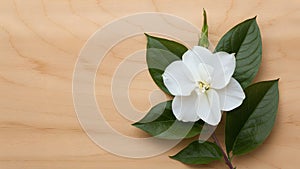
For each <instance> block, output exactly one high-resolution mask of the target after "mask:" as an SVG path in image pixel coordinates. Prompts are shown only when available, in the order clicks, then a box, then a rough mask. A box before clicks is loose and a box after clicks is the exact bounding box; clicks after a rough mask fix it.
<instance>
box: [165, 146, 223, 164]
mask: <svg viewBox="0 0 300 169" xmlns="http://www.w3.org/2000/svg"><path fill="white" fill-rule="evenodd" d="M222 157H223V156H222V151H221V150H220V148H219V147H218V146H217V145H216V144H215V143H211V142H204V143H199V141H194V142H192V143H191V144H190V145H188V146H187V147H186V148H185V149H183V150H181V151H180V152H179V153H177V154H176V155H175V156H171V158H172V159H175V160H178V161H180V162H183V163H186V164H208V163H210V162H212V161H215V160H220V159H221V158H222Z"/></svg>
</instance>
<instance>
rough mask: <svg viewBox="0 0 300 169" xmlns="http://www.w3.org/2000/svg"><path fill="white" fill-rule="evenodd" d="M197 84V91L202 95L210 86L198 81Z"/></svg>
mask: <svg viewBox="0 0 300 169" xmlns="http://www.w3.org/2000/svg"><path fill="white" fill-rule="evenodd" d="M198 84H199V89H200V90H201V92H202V93H204V92H206V91H207V90H209V88H210V85H209V84H208V83H206V82H202V81H199V82H198Z"/></svg>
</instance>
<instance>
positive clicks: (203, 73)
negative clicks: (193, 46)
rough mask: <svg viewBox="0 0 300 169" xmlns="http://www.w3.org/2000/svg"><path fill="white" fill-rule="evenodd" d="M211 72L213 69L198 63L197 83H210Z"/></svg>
mask: <svg viewBox="0 0 300 169" xmlns="http://www.w3.org/2000/svg"><path fill="white" fill-rule="evenodd" d="M213 72H214V68H213V67H212V66H210V65H207V64H205V63H200V64H199V66H198V73H199V79H197V81H202V82H205V83H211V81H212V75H213Z"/></svg>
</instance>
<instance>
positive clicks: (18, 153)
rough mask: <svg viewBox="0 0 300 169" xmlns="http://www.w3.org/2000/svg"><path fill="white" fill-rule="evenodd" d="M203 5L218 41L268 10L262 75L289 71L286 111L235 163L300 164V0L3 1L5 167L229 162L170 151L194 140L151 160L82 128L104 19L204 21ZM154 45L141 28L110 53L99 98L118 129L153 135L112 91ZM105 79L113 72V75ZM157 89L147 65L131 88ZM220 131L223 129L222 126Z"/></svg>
mask: <svg viewBox="0 0 300 169" xmlns="http://www.w3.org/2000/svg"><path fill="white" fill-rule="evenodd" d="M202 8H205V9H206V10H207V12H208V22H209V26H210V27H209V28H210V29H209V33H210V37H211V40H212V41H213V42H217V40H218V39H219V37H221V36H222V35H223V33H225V32H226V31H227V30H228V29H229V28H231V27H232V26H234V25H235V24H237V23H238V22H240V21H242V20H244V19H247V18H250V17H253V16H255V15H258V23H259V26H260V28H261V33H262V38H263V60H262V66H261V69H260V71H259V75H258V77H257V78H256V81H259V80H270V79H275V78H278V77H279V78H280V82H279V86H280V104H279V112H278V116H277V121H276V124H275V127H274V129H273V131H272V134H271V135H270V137H269V138H268V139H267V141H266V142H265V143H264V144H263V146H261V147H259V149H257V150H255V151H253V152H252V153H250V154H249V155H245V156H242V157H237V158H235V159H234V164H235V165H236V166H238V168H239V169H246V168H251V169H254V168H255V169H275V168H283V169H295V168H297V167H299V166H300V160H299V154H300V113H299V104H300V103H299V94H300V92H299V90H300V76H299V71H300V57H299V53H300V48H299V44H300V31H299V30H300V29H299V28H300V1H299V0H290V1H282V0H243V1H224V0H219V1H196V0H194V1H187V0H176V1H174V0H166V1H158V0H152V1H150V0H128V1H121V0H119V1H116V0H106V1H101V0H99V1H97V0H26V1H25V0H1V1H0V58H1V61H0V93H1V98H0V108H1V111H0V169H10V168H11V169H20V168H22V169H43V168H51V169H58V168H62V169H66V168H74V169H75V168H91V169H94V168H95V169H96V168H98V169H99V168H106V169H110V168H114V169H116V168H136V169H140V168H149V169H152V168H163V169H167V168H172V169H179V168H180V169H188V168H197V167H200V168H207V169H208V168H211V169H212V168H215V169H217V168H218V169H220V168H226V167H225V165H224V164H223V163H222V162H216V163H214V164H211V165H206V166H187V165H184V164H181V163H179V162H177V161H174V160H171V159H169V158H168V155H173V154H175V153H176V152H178V151H179V150H180V148H182V147H183V146H184V145H187V144H188V143H189V141H190V140H187V141H184V142H183V143H181V144H180V145H179V146H177V147H176V148H173V149H172V150H170V151H168V152H166V153H164V154H162V155H160V156H156V157H153V158H147V159H128V158H122V157H118V156H115V155H112V154H110V153H107V152H105V151H103V150H102V149H101V148H99V147H98V146H97V145H95V144H94V143H93V142H92V141H91V140H90V139H89V138H88V136H87V135H86V134H85V132H84V131H83V130H82V128H81V126H80V124H79V122H78V120H77V118H76V114H75V111H74V107H73V101H72V73H73V69H74V66H75V62H76V59H77V57H78V53H79V51H80V49H81V48H82V47H83V45H84V43H85V42H86V41H87V39H88V38H89V37H90V36H91V35H92V34H93V33H94V32H95V31H96V30H97V29H99V28H101V26H103V25H105V24H107V23H109V22H110V21H112V20H114V19H117V18H119V17H122V16H126V15H129V14H133V13H137V12H150V11H159V12H166V13H170V14H174V15H177V16H179V17H182V18H184V19H186V20H187V21H189V22H191V23H193V24H194V25H198V26H199V27H200V26H201V23H202V14H201V12H202ZM145 44H146V39H145V38H144V37H143V36H138V37H136V38H133V39H129V40H126V41H125V42H122V43H120V44H119V45H117V46H116V47H115V48H113V49H112V50H111V52H110V53H108V55H107V56H106V57H105V60H104V61H103V64H102V66H101V68H100V69H99V70H98V74H97V79H96V86H97V87H96V93H97V99H98V102H99V105H103V106H104V107H105V112H106V113H107V114H105V117H106V118H107V119H108V121H109V122H110V123H111V125H112V126H113V127H114V128H115V129H117V130H119V131H120V132H121V133H124V134H126V135H130V136H135V137H144V136H146V135H145V134H144V133H143V132H141V131H139V130H138V129H135V128H133V127H131V126H130V124H131V123H132V122H130V121H127V120H124V119H122V118H121V117H120V116H119V115H117V113H116V111H115V109H114V107H113V104H112V100H111V97H110V95H111V93H110V92H103V91H106V90H107V89H109V88H110V85H111V75H112V72H113V71H114V70H115V69H116V66H117V65H118V64H119V63H120V62H121V61H122V58H124V57H126V56H127V55H128V54H130V53H132V52H134V51H135V50H138V49H144V48H145ZM99 79H101V80H102V79H106V80H105V83H102V81H101V82H100V80H99ZM155 88H156V86H155V85H154V84H153V82H152V81H151V79H150V78H149V75H148V73H147V72H143V73H140V74H139V75H138V76H137V77H136V78H135V79H134V80H133V82H132V85H131V87H130V90H131V91H130V98H131V101H132V103H133V105H135V106H136V108H137V109H139V110H143V111H145V110H147V109H149V107H150V103H149V100H148V95H147V93H148V92H149V91H151V90H153V89H155ZM132 91H134V92H135V93H133V92H132ZM103 95H105V96H106V97H105V99H104V98H103ZM221 127H222V125H221ZM217 134H218V135H219V137H221V138H222V137H223V131H222V130H220V129H218V131H217ZM221 140H222V139H221ZM120 146H126V145H120Z"/></svg>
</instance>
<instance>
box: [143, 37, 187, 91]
mask: <svg viewBox="0 0 300 169" xmlns="http://www.w3.org/2000/svg"><path fill="white" fill-rule="evenodd" d="M145 35H146V36H147V53H146V59H147V65H148V69H149V72H150V75H151V77H152V79H153V80H154V82H155V83H156V84H157V86H158V87H159V88H161V89H162V90H163V91H164V92H165V93H167V94H169V95H171V93H170V92H169V91H168V89H167V88H166V86H165V85H164V83H163V79H162V74H163V73H164V71H165V69H166V67H167V66H168V65H169V64H170V63H172V62H174V61H176V60H180V59H181V58H182V55H183V54H184V53H185V52H186V51H187V48H186V47H185V46H183V45H181V44H179V43H177V42H175V41H171V40H167V39H162V38H158V37H154V36H150V35H147V34H145Z"/></svg>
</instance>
